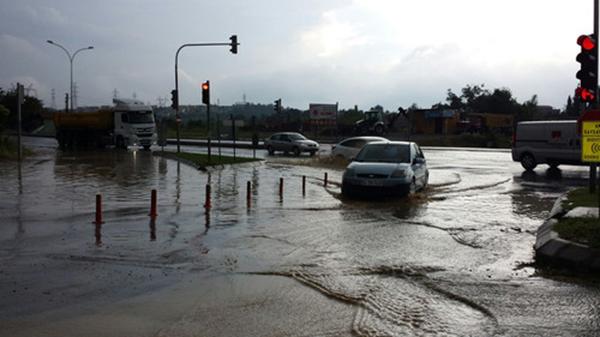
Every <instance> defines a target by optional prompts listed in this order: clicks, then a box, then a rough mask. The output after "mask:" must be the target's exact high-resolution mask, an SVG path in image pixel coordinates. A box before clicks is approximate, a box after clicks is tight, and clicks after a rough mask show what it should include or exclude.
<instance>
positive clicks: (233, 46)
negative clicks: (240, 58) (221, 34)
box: [229, 35, 238, 54]
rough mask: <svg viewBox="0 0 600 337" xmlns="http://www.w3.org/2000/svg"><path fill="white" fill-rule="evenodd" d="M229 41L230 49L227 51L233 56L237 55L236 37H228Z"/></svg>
mask: <svg viewBox="0 0 600 337" xmlns="http://www.w3.org/2000/svg"><path fill="white" fill-rule="evenodd" d="M229 40H231V43H230V45H231V48H230V49H229V51H230V52H232V53H233V54H237V47H238V42H237V35H231V36H230V37H229Z"/></svg>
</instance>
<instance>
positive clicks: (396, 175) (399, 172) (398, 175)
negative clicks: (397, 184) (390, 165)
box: [392, 169, 407, 178]
mask: <svg viewBox="0 0 600 337" xmlns="http://www.w3.org/2000/svg"><path fill="white" fill-rule="evenodd" d="M406 176H407V174H406V170H403V169H400V170H396V171H394V173H392V178H406Z"/></svg>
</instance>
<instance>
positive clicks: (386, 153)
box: [356, 144, 410, 163]
mask: <svg viewBox="0 0 600 337" xmlns="http://www.w3.org/2000/svg"><path fill="white" fill-rule="evenodd" d="M356 161H360V162H383V163H410V147H409V146H408V144H367V145H365V147H363V149H362V150H361V151H360V153H359V154H358V155H357V156H356Z"/></svg>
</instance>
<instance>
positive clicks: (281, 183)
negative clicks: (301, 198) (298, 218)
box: [279, 178, 283, 198]
mask: <svg viewBox="0 0 600 337" xmlns="http://www.w3.org/2000/svg"><path fill="white" fill-rule="evenodd" d="M279 196H280V197H282V198H283V178H279Z"/></svg>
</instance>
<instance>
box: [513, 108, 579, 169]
mask: <svg viewBox="0 0 600 337" xmlns="http://www.w3.org/2000/svg"><path fill="white" fill-rule="evenodd" d="M512 158H513V160H514V161H518V162H521V165H522V166H523V168H524V169H526V170H528V171H529V170H533V169H534V168H535V167H536V166H537V164H548V165H550V167H557V166H558V165H560V164H567V165H584V164H583V163H582V162H581V137H580V135H579V133H578V132H577V121H576V120H564V121H535V122H520V123H518V124H517V129H516V130H515V132H514V134H513V146H512Z"/></svg>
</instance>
